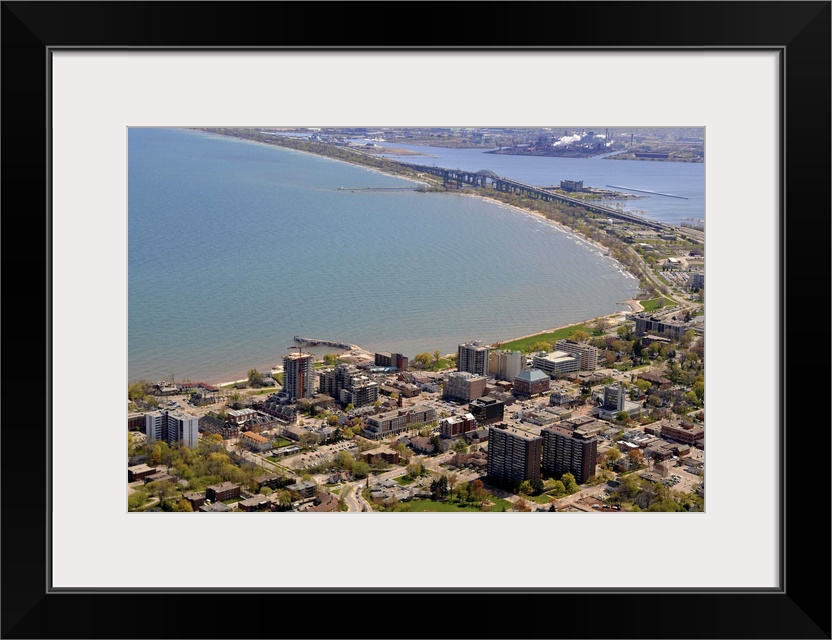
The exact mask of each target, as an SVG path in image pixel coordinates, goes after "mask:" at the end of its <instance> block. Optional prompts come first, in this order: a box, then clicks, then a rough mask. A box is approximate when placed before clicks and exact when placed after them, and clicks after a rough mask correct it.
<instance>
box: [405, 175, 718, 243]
mask: <svg viewBox="0 0 832 640" xmlns="http://www.w3.org/2000/svg"><path fill="white" fill-rule="evenodd" d="M399 164H402V165H404V166H406V167H408V168H410V169H413V170H414V171H420V172H422V173H428V174H431V175H434V176H438V177H440V178H442V184H443V185H444V186H446V187H447V186H448V185H455V186H456V187H457V188H461V187H463V186H469V187H476V188H483V189H494V190H496V191H499V192H501V193H511V194H515V195H522V196H525V197H527V198H532V199H538V200H542V201H544V202H550V201H552V200H558V201H560V202H565V203H566V204H568V205H570V206H573V207H583V208H584V209H586V210H587V211H591V212H592V213H597V214H599V215H603V216H606V217H608V218H613V219H616V220H623V221H625V222H632V223H634V224H639V225H642V226H644V227H648V228H650V229H653V230H655V231H665V232H673V233H678V234H682V235H685V236H687V237H689V238H690V239H691V240H693V241H694V242H702V243H704V242H705V232H704V231H701V230H699V229H691V228H689V227H680V226H676V225H672V224H667V223H664V222H657V221H655V220H648V219H647V218H642V217H640V216H637V215H633V214H631V213H626V212H624V211H619V210H618V209H613V208H611V207H606V206H604V205H600V204H594V203H591V202H586V201H584V200H580V199H578V198H573V197H571V196H567V195H564V194H562V193H556V192H555V191H554V190H552V189H550V188H545V187H535V186H533V185H530V184H525V183H523V182H519V181H517V180H512V179H510V178H503V177H502V176H498V175H497V174H496V173H494V172H493V171H489V170H488V169H483V170H481V171H463V170H462V169H446V168H443V167H437V166H435V165H433V166H428V165H421V164H412V163H409V162H400V163H399Z"/></svg>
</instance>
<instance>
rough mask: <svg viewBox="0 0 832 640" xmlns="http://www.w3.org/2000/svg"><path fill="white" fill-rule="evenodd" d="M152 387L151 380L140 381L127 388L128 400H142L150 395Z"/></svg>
mask: <svg viewBox="0 0 832 640" xmlns="http://www.w3.org/2000/svg"><path fill="white" fill-rule="evenodd" d="M152 387H153V385H152V384H151V383H150V381H149V380H138V381H137V382H134V383H133V384H131V385H129V386H128V387H127V398H128V400H132V401H134V402H135V401H136V400H141V399H142V398H144V397H145V396H147V395H150V390H151V388H152Z"/></svg>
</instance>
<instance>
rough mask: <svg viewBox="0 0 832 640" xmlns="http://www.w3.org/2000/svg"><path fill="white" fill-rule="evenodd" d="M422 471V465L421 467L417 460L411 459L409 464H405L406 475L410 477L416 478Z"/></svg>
mask: <svg viewBox="0 0 832 640" xmlns="http://www.w3.org/2000/svg"><path fill="white" fill-rule="evenodd" d="M423 472H424V467H422V463H421V462H420V461H419V460H413V462H411V463H410V464H409V465H407V475H409V476H410V477H411V478H418V477H420V476H421V475H422V473H423Z"/></svg>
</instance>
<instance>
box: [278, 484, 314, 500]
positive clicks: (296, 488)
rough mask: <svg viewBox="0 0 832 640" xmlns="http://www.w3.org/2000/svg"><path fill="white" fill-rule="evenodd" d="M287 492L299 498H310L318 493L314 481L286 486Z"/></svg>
mask: <svg viewBox="0 0 832 640" xmlns="http://www.w3.org/2000/svg"><path fill="white" fill-rule="evenodd" d="M286 488H287V489H288V490H289V491H292V492H294V493H297V494H298V495H299V496H300V497H301V498H311V497H312V496H314V495H315V494H316V493H317V492H318V484H317V483H316V482H315V481H314V480H306V481H304V482H295V483H293V484H290V485H287V486H286Z"/></svg>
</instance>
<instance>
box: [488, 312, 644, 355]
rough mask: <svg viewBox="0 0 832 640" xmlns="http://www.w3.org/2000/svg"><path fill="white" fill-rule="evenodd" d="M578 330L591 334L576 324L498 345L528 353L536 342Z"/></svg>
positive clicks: (563, 335)
mask: <svg viewBox="0 0 832 640" xmlns="http://www.w3.org/2000/svg"><path fill="white" fill-rule="evenodd" d="M642 304H643V303H642ZM579 329H580V330H581V331H586V332H587V333H590V334H591V333H592V331H591V330H590V329H588V328H587V326H586V325H585V324H576V325H575V326H574V327H563V328H561V329H557V330H555V331H551V332H549V333H541V334H538V335H536V336H530V337H528V338H521V339H520V340H512V341H511V342H503V343H501V344H500V349H509V350H511V351H524V352H529V351H531V350H532V347H533V346H534V345H535V344H536V343H538V342H554V341H555V340H561V339H563V338H568V337H569V336H570V335H571V334H572V332H573V331H578V330H579Z"/></svg>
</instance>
